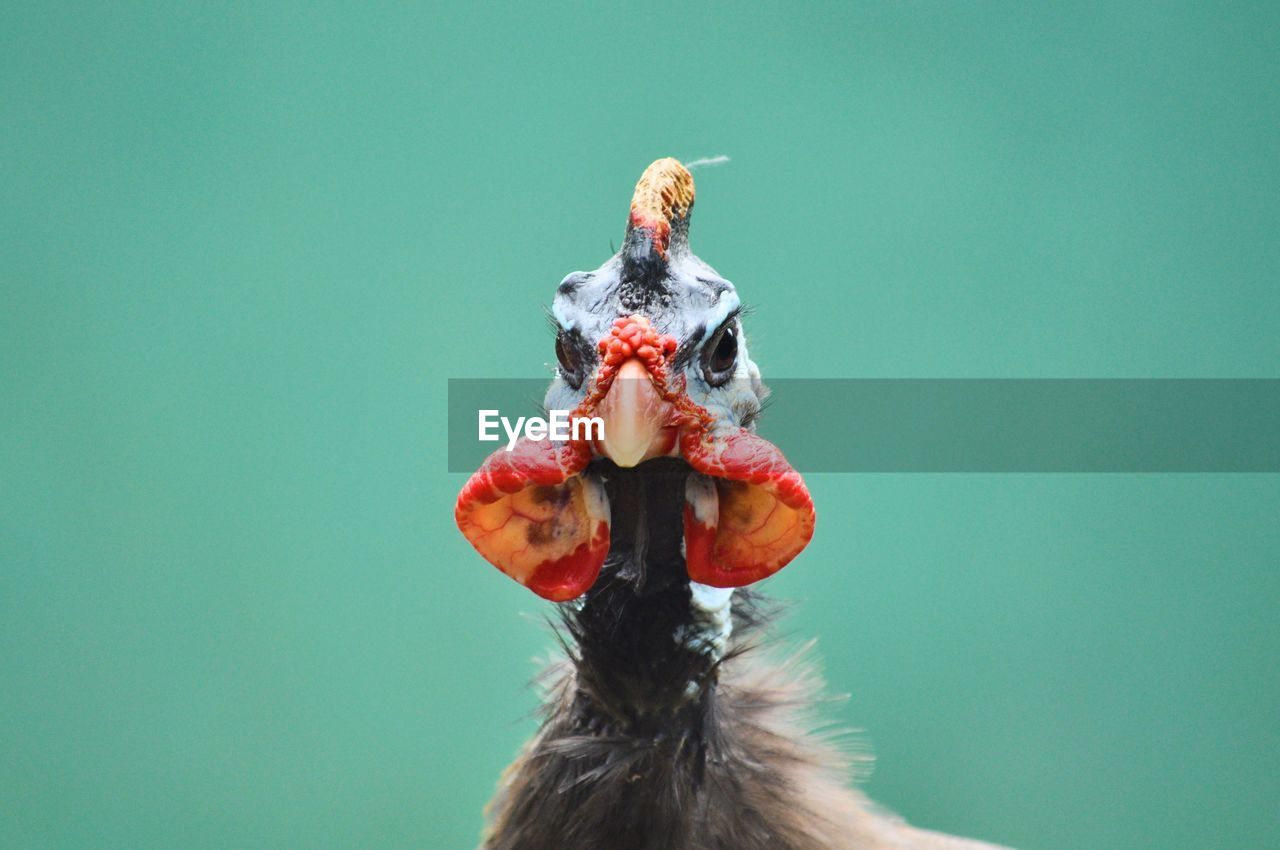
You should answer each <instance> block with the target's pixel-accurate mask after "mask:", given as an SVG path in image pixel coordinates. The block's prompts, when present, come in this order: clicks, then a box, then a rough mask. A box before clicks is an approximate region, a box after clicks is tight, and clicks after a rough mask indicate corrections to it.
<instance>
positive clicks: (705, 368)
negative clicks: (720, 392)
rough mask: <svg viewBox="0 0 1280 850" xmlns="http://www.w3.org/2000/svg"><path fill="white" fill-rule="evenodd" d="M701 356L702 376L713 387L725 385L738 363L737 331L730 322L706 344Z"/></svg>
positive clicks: (731, 321)
mask: <svg viewBox="0 0 1280 850" xmlns="http://www.w3.org/2000/svg"><path fill="white" fill-rule="evenodd" d="M704 351H705V352H706V353H705V354H703V356H702V374H703V376H704V377H705V378H706V379H707V383H709V384H710V385H711V386H713V387H718V386H721V385H723V384H724V383H726V382H727V381H728V380H729V378H730V376H731V375H732V374H733V367H734V366H735V365H736V364H737V362H738V330H737V328H736V327H734V323H733V320H730V321H729V322H728V323H726V324H725V325H724V327H722V328H720V330H719V331H717V332H716V335H715V336H713V337H712V338H711V341H710V342H708V343H707V346H706V348H705V349H704Z"/></svg>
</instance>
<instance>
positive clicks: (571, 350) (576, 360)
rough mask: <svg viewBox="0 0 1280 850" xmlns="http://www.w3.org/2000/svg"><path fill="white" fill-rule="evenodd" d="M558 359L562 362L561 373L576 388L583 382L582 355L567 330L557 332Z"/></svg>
mask: <svg viewBox="0 0 1280 850" xmlns="http://www.w3.org/2000/svg"><path fill="white" fill-rule="evenodd" d="M556 360H557V361H559V363H560V374H561V375H563V376H564V379H565V380H566V381H568V382H569V385H570V386H571V387H573V388H574V389H575V390H576V389H577V388H578V387H579V386H580V385H581V384H582V355H581V354H579V352H578V347H577V346H575V345H574V344H573V340H571V339H569V335H568V334H567V333H566V332H565V331H560V332H559V333H558V334H556Z"/></svg>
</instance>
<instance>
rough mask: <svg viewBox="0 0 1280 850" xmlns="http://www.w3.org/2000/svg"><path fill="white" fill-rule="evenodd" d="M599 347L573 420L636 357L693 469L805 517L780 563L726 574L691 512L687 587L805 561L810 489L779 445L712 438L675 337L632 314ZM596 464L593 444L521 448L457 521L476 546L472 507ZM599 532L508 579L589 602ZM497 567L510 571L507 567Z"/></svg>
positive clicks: (479, 479) (737, 434)
mask: <svg viewBox="0 0 1280 850" xmlns="http://www.w3.org/2000/svg"><path fill="white" fill-rule="evenodd" d="M598 348H599V351H600V356H601V365H600V368H599V369H598V370H597V373H596V376H595V379H594V381H593V382H592V386H591V388H590V389H589V390H588V392H587V394H586V396H585V398H584V399H583V400H582V403H581V404H579V405H578V407H577V408H576V409H575V410H574V411H573V413H572V417H574V418H576V417H580V416H590V415H591V413H592V412H593V411H594V410H595V409H596V407H597V406H598V405H599V404H600V401H601V400H602V399H603V398H604V397H605V395H607V394H608V392H609V389H610V387H612V385H613V382H614V379H615V378H616V377H617V374H618V371H619V370H620V369H621V368H622V365H623V364H624V363H626V362H627V361H628V360H629V359H631V358H633V357H634V358H638V359H639V360H640V361H641V363H642V364H643V365H644V368H645V370H646V371H647V372H648V373H649V375H650V376H651V377H652V379H653V383H654V388H655V389H656V391H657V392H658V394H659V395H660V396H661V397H662V398H663V399H664V400H665V401H667V402H669V403H670V404H671V406H672V408H673V411H674V414H673V419H672V421H671V422H670V423H667V424H669V425H671V426H675V427H678V428H679V429H680V438H679V444H680V449H681V453H682V454H683V455H684V457H685V459H686V460H687V461H688V462H689V464H690V465H691V466H692V467H693V468H694V469H695V470H697V471H698V472H701V473H703V474H705V475H709V476H712V477H715V478H719V479H723V480H728V481H741V482H744V483H747V484H751V485H756V486H760V487H764V488H766V489H767V490H768V491H769V492H770V493H771V494H772V495H774V496H775V497H776V498H777V499H778V500H779V501H780V502H781V503H782V504H784V505H786V506H787V507H788V508H791V509H793V510H795V511H797V512H798V513H799V515H800V517H801V519H800V521H799V533H798V534H797V535H796V539H795V541H794V544H795V545H794V546H793V547H792V550H791V551H789V552H784V553H783V554H782V555H781V556H778V555H777V554H776V553H775V555H774V556H773V557H771V558H769V559H767V560H763V561H759V562H753V563H746V564H743V563H738V564H732V565H725V564H720V563H717V560H716V557H715V554H716V541H717V533H718V529H717V528H716V527H714V526H707V525H703V524H702V523H699V522H698V521H697V519H696V518H695V517H694V516H693V514H692V511H691V510H689V509H688V508H687V507H686V510H685V547H686V561H687V563H688V564H689V570H690V578H692V579H693V580H694V581H699V582H702V583H704V584H711V585H715V586H719V587H738V586H742V585H745V584H750V583H752V582H755V581H759V580H760V579H762V578H765V577H767V576H769V575H772V574H773V573H775V572H777V571H778V570H779V569H781V568H782V567H783V566H785V565H786V564H787V563H788V562H789V561H790V560H791V559H792V558H793V557H795V555H797V554H799V552H800V550H802V549H803V548H804V547H805V545H807V544H808V542H809V539H810V538H811V537H812V534H813V516H814V514H813V501H812V499H811V498H810V496H809V492H808V490H807V489H806V488H805V485H804V481H803V480H802V479H801V478H800V475H799V473H797V472H796V471H795V469H793V468H792V467H791V465H790V464H788V463H787V461H786V459H785V458H784V457H783V455H782V452H781V451H779V450H778V448H777V447H776V446H774V445H773V444H772V443H770V442H768V441H767V440H764V439H763V438H761V437H758V436H756V435H755V434H752V433H751V432H749V431H747V430H745V429H742V428H736V429H732V430H730V431H728V432H727V433H724V432H721V433H717V434H715V435H714V437H713V436H712V426H713V425H714V424H715V418H714V417H713V416H712V415H711V414H710V413H709V412H708V411H707V410H706V409H705V408H703V407H701V406H699V405H697V404H695V403H694V402H693V401H692V400H691V399H690V398H689V396H688V395H687V394H686V392H685V389H684V384H683V381H682V380H678V381H671V380H670V370H669V366H670V361H671V358H672V356H673V355H674V354H675V352H676V348H677V341H676V339H675V337H673V336H671V335H669V334H659V333H658V332H657V331H656V330H655V329H654V328H653V327H652V325H651V324H650V322H649V320H648V319H647V318H646V317H644V316H639V315H635V316H629V317H624V318H619V319H616V320H615V321H614V323H613V326H612V327H611V328H610V330H609V333H608V335H606V336H605V337H604V338H603V339H601V340H600V342H599V344H598ZM672 384H675V386H673V385H672ZM591 458H592V448H591V445H590V443H588V442H585V441H569V442H558V443H557V442H552V441H545V442H542V441H540V442H533V441H528V440H521V441H520V442H519V443H518V444H517V446H516V447H515V449H514V450H513V451H511V452H507V451H502V450H499V451H497V452H494V453H493V454H492V455H490V456H489V458H487V459H486V460H485V462H484V464H483V465H482V466H481V467H480V469H479V470H478V471H477V472H476V473H475V474H474V475H473V476H472V477H471V479H470V480H468V482H467V484H466V486H464V487H463V489H462V492H461V493H460V494H459V496H458V502H457V507H456V509H455V512H454V514H455V519H456V520H457V522H458V526H459V528H461V529H462V530H463V533H464V534H467V535H468V539H471V537H470V535H469V534H468V531H469V516H470V513H471V511H472V510H474V508H475V507H476V506H478V505H482V504H491V503H493V502H496V501H498V500H499V499H502V498H505V497H507V496H510V495H512V494H515V493H518V492H520V491H521V490H523V489H525V488H526V487H531V486H538V485H548V486H556V485H560V484H564V483H565V482H566V481H568V480H569V479H570V478H572V477H573V476H575V475H578V474H580V473H581V472H582V471H583V470H584V469H585V468H586V466H587V464H588V463H589V462H590V460H591ZM599 526H600V527H599V528H597V529H595V530H594V532H593V533H592V534H591V535H590V539H586V540H582V541H581V542H580V544H579V545H578V546H577V547H576V548H575V549H574V550H573V551H572V552H571V553H570V554H569V555H566V556H564V557H560V558H556V559H548V560H547V561H545V562H544V563H542V564H540V565H538V566H537V567H536V568H535V569H533V570H532V574H531V575H530V576H527V577H525V578H521V577H519V576H515V575H512V577H513V578H516V579H517V580H519V581H522V582H523V583H524V584H525V585H526V586H527V587H528V588H529V589H530V590H533V591H534V592H535V593H537V594H538V595H540V596H543V597H544V598H547V599H551V600H553V601H565V600H568V599H573V598H575V597H577V596H579V595H581V594H582V593H585V592H586V591H587V590H588V589H589V588H590V587H591V585H592V584H593V583H594V582H595V579H596V577H597V576H598V575H599V572H600V567H601V565H602V564H603V562H604V558H605V556H606V555H607V554H608V550H609V534H608V524H607V523H604V522H601V523H599ZM492 562H493V563H494V565H495V566H496V567H498V568H499V569H501V570H503V572H508V571H507V569H506V568H505V567H504V565H503V564H502V563H498V562H497V561H492ZM508 574H509V575H510V574H511V573H508Z"/></svg>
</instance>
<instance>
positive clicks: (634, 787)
mask: <svg viewBox="0 0 1280 850" xmlns="http://www.w3.org/2000/svg"><path fill="white" fill-rule="evenodd" d="M693 200H694V189H693V178H692V177H691V176H690V174H689V172H688V170H687V169H685V167H684V166H683V165H681V164H680V163H679V162H677V161H676V160H674V159H660V160H658V161H657V162H654V163H653V164H652V165H650V166H649V168H648V169H647V170H646V171H645V172H644V174H643V176H641V178H640V181H639V183H638V184H637V185H636V190H635V195H634V197H633V198H632V201H631V214H630V219H629V221H628V225H627V230H626V236H625V238H624V240H623V244H622V247H621V249H620V250H619V251H618V253H617V254H616V255H614V256H613V257H612V258H610V259H609V260H608V261H607V262H606V263H605V264H604V265H602V266H601V267H600V268H598V269H596V270H595V271H593V272H575V273H573V274H571V275H569V276H568V277H566V278H565V279H564V281H563V282H562V283H561V284H560V286H559V288H558V289H557V290H556V295H555V300H554V303H553V306H552V317H553V319H554V322H555V325H556V332H557V335H556V354H557V359H558V361H559V367H558V369H557V373H556V376H555V379H554V380H553V382H552V384H551V387H550V388H549V390H548V391H547V395H546V407H547V408H548V409H549V410H569V411H572V413H571V414H570V416H571V417H573V418H575V419H577V418H586V417H598V418H599V419H600V420H602V422H603V435H601V434H599V433H598V432H597V433H593V434H587V433H583V432H582V431H580V432H579V434H578V439H571V440H567V441H553V440H549V439H548V440H530V439H527V438H526V439H523V440H521V441H520V442H518V443H517V444H516V445H515V446H514V448H513V449H512V450H511V451H505V450H499V451H497V452H495V453H494V454H493V455H491V456H490V457H489V458H488V459H487V460H486V461H485V462H484V464H483V466H482V467H481V468H480V470H479V471H478V472H476V473H475V475H473V476H472V477H471V479H470V480H469V481H468V482H467V484H466V485H465V487H464V488H463V490H462V493H461V494H460V495H459V497H458V502H457V508H456V519H457V523H458V527H459V528H460V529H461V531H462V533H463V534H464V535H465V536H466V538H467V540H469V541H470V542H471V544H472V545H473V546H474V547H475V548H476V549H477V550H478V551H479V553H480V554H481V555H482V556H484V558H485V559H486V560H488V561H489V562H490V563H492V564H493V565H494V566H496V567H497V568H498V569H500V570H501V571H502V572H504V573H506V574H507V575H508V576H511V577H512V578H514V579H515V580H516V581H518V582H520V583H521V584H523V585H524V586H525V587H527V588H529V589H530V590H532V591H533V592H534V593H536V594H538V595H539V596H542V597H544V598H546V599H549V600H551V601H553V602H557V603H561V614H562V617H563V620H564V629H563V630H562V633H563V642H564V644H565V649H566V657H565V659H564V660H563V661H562V662H560V663H559V664H556V665H554V666H553V667H552V669H551V670H550V671H548V674H547V679H546V681H547V701H546V704H545V706H544V709H543V711H544V719H543V722H542V725H541V727H540V729H539V731H538V733H537V734H536V735H535V737H534V738H533V739H532V740H531V741H530V742H529V743H528V744H527V745H526V746H525V748H524V750H523V751H522V752H521V754H520V755H519V757H518V758H517V760H516V761H515V763H514V764H512V765H511V766H510V767H509V768H508V769H507V770H506V772H505V773H504V774H503V776H502V779H501V781H500V785H499V788H498V791H497V794H496V796H495V797H494V799H493V801H492V803H491V804H490V806H489V808H488V810H487V824H486V827H485V832H484V837H483V840H482V848H483V850H659V848H661V849H662V850H757V848H759V849H760V850H763V848H773V850H818V848H822V849H823V850H846V849H847V850H853V848H865V850H880V848H937V849H938V850H942V848H952V850H964V848H968V850H980V848H988V850H992V845H989V844H982V843H980V842H976V841H969V840H965V839H960V838H952V837H949V836H945V835H941V834H939V833H934V832H928V831H925V830H920V829H915V828H913V827H911V826H908V825H907V824H905V823H904V822H903V821H901V820H900V819H898V818H897V817H895V816H893V815H891V814H888V813H887V812H885V811H884V810H882V809H879V808H877V807H875V806H874V804H872V803H871V802H870V801H869V800H868V799H867V798H866V797H865V796H863V795H862V794H861V793H860V792H858V791H856V790H854V789H852V788H851V787H850V786H849V785H848V781H849V778H850V777H849V774H850V763H849V760H848V759H847V758H846V757H845V756H844V755H842V753H841V752H840V751H839V750H838V749H836V748H835V747H833V746H832V745H831V744H830V743H829V742H828V741H827V740H825V739H824V738H822V737H820V736H817V735H815V734H813V732H812V731H811V729H810V727H809V726H808V725H807V723H806V718H807V713H808V709H809V707H810V705H811V703H812V701H813V699H814V697H815V696H816V693H817V689H818V682H817V681H816V678H815V677H814V675H813V674H812V673H811V672H809V671H808V670H807V668H806V667H805V665H804V664H802V663H796V662H795V661H794V659H793V660H792V661H790V662H786V661H784V662H774V661H771V660H770V659H769V658H768V657H767V656H766V655H765V654H763V653H761V652H759V651H757V650H755V649H754V646H755V644H756V643H757V642H758V639H759V634H760V632H761V628H762V626H763V625H764V621H766V620H767V619H768V618H767V615H766V614H764V613H762V612H763V611H765V610H766V609H765V608H764V607H763V606H762V605H761V604H760V600H759V597H757V596H756V595H755V594H754V593H753V592H752V591H749V590H746V589H745V588H746V586H747V585H750V584H752V583H754V582H757V581H759V580H761V579H763V578H766V577H768V576H770V575H772V574H773V573H775V572H777V571H778V570H779V569H781V568H782V567H783V566H785V565H786V564H787V563H788V562H789V561H791V560H792V559H793V558H794V557H795V556H796V555H797V554H799V553H800V551H801V550H802V549H803V548H804V547H805V546H806V545H807V544H808V542H809V539H810V537H811V536H812V534H813V530H814V521H815V514H814V508H813V503H812V501H811V499H810V497H809V492H808V490H807V489H806V487H805V484H804V481H803V480H802V479H801V477H800V475H799V474H798V473H797V472H796V471H795V470H794V469H793V468H792V467H791V466H790V465H789V464H788V463H787V461H786V459H785V458H784V457H783V455H782V453H781V452H780V451H779V450H778V449H777V448H776V447H775V446H773V445H772V444H771V443H769V442H767V441H766V440H764V439H763V438H761V437H759V436H757V435H756V434H755V431H754V424H753V423H754V421H755V419H756V417H757V415H758V414H759V413H760V409H761V402H762V400H763V399H764V396H765V394H766V390H765V388H764V386H763V384H762V383H761V380H760V373H759V370H758V369H757V368H756V365H755V363H753V362H752V361H751V359H750V357H749V356H748V354H747V346H746V342H745V340H744V339H743V334H742V322H741V317H740V307H739V300H738V294H737V292H736V290H735V289H734V287H733V285H732V284H731V283H729V282H728V281H727V280H725V279H724V278H722V277H721V276H720V275H719V274H717V273H716V272H715V271H714V270H713V269H712V268H711V267H710V266H708V265H707V264H706V263H704V262H702V260H700V259H698V258H697V257H696V256H694V254H693V253H692V252H691V251H690V249H689V241H688V230H689V216H690V212H691V211H692V209H693Z"/></svg>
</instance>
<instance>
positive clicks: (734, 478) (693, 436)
mask: <svg viewBox="0 0 1280 850" xmlns="http://www.w3.org/2000/svg"><path fill="white" fill-rule="evenodd" d="M681 452H682V454H683V455H684V457H685V460H687V461H688V462H689V465H690V466H692V467H693V468H694V469H695V470H697V471H698V472H700V473H702V474H703V475H707V476H710V477H712V478H713V479H715V487H716V496H717V498H718V515H717V516H716V517H715V519H714V520H713V523H714V524H711V523H709V522H708V521H707V518H704V519H702V520H700V519H699V518H698V517H697V515H696V512H695V511H694V510H693V508H692V506H690V505H689V504H686V506H685V514H684V527H685V564H686V567H687V569H688V571H689V578H691V579H693V580H694V581H696V582H700V583H702V584H709V585H712V586H715V587H741V586H743V585H746V584H751V583H752V582H757V581H760V580H761V579H763V578H767V577H769V576H771V575H773V574H774V573H776V572H777V571H778V570H780V569H782V568H783V567H785V566H786V565H787V564H788V563H789V562H790V561H791V560H792V559H793V558H794V557H795V556H796V555H798V554H800V552H801V551H802V550H803V549H804V547H805V546H807V545H808V544H809V541H810V540H811V539H812V538H813V529H814V524H815V522H816V519H817V516H816V513H815V512H814V508H813V499H812V498H811V497H810V496H809V490H808V488H807V487H805V484H804V479H803V478H801V477H800V473H798V472H796V470H795V468H794V467H792V466H791V464H789V463H788V462H787V459H786V458H785V457H784V456H783V454H782V452H781V451H780V450H779V449H778V447H777V446H775V445H773V443H770V442H769V441H768V440H766V439H764V438H763V437H760V436H758V435H756V434H753V433H751V432H750V431H747V430H746V429H744V428H736V429H733V430H731V431H728V432H727V433H725V432H724V431H721V433H719V434H716V435H715V436H713V437H704V436H703V434H702V433H699V432H698V431H697V430H696V429H695V430H690V431H687V432H686V433H685V434H684V436H683V437H682V439H681Z"/></svg>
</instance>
